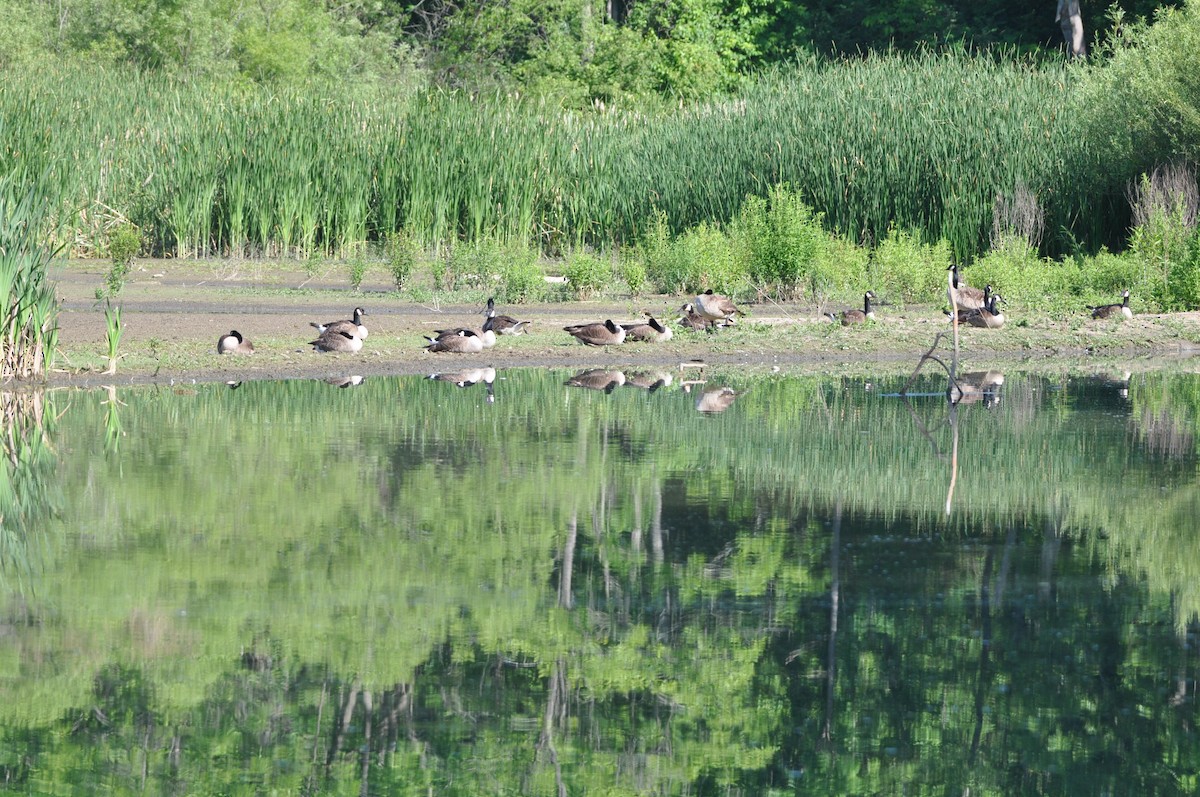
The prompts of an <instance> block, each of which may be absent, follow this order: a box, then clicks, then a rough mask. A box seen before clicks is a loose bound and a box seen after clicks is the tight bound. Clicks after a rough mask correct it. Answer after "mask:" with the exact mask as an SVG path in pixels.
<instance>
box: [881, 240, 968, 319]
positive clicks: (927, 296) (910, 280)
mask: <svg viewBox="0 0 1200 797" xmlns="http://www.w3.org/2000/svg"><path fill="white" fill-rule="evenodd" d="M950 258H951V254H950V245H949V244H948V243H947V242H946V241H944V240H943V241H938V242H937V243H936V244H933V245H930V244H925V243H922V242H921V241H920V240H919V239H918V237H917V236H916V235H915V234H913V233H911V232H909V231H907V230H901V229H898V228H896V227H894V226H893V227H890V228H889V229H888V234H887V237H886V238H884V239H883V240H882V241H881V242H880V243H879V245H878V246H877V247H875V251H874V252H873V254H872V258H871V265H870V266H869V268H868V272H867V281H868V282H869V283H870V288H871V290H873V291H875V292H876V293H878V294H879V295H881V296H883V295H885V294H886V295H887V296H888V297H889V298H892V297H898V298H899V300H900V301H901V302H905V303H908V302H930V301H938V297H939V296H941V295H942V294H944V293H945V290H946V268H947V267H948V266H949V265H950ZM971 281H972V283H974V282H977V281H978V280H977V279H975V278H972V280H971ZM893 300H894V299H893Z"/></svg>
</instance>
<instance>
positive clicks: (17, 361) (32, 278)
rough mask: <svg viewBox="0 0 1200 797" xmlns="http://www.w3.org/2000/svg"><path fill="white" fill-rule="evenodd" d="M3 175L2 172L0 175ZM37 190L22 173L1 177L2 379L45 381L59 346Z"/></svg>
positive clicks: (0, 352) (56, 308) (0, 361)
mask: <svg viewBox="0 0 1200 797" xmlns="http://www.w3.org/2000/svg"><path fill="white" fill-rule="evenodd" d="M0 174H3V172H0ZM43 211H44V206H43V203H42V202H41V196H40V192H39V190H38V188H36V187H33V188H30V187H28V185H27V183H26V182H25V181H23V180H22V179H20V172H16V171H14V172H11V173H10V175H9V176H8V177H3V176H0V379H2V380H3V381H5V382H7V381H9V380H11V379H31V378H37V377H41V376H44V375H45V373H46V372H47V371H48V370H49V369H50V367H51V365H52V364H53V361H54V348H55V346H56V345H57V341H58V301H57V299H56V298H55V296H54V288H53V286H51V285H50V283H49V282H47V280H46V266H47V264H48V263H49V262H50V258H51V257H52V255H53V252H52V251H51V250H50V248H49V247H48V246H47V245H46V243H45V240H44V238H43V234H44V233H43V229H42V223H43V222H42V219H43Z"/></svg>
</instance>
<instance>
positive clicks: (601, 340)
mask: <svg viewBox="0 0 1200 797" xmlns="http://www.w3.org/2000/svg"><path fill="white" fill-rule="evenodd" d="M563 329H564V330H566V331H567V332H570V333H571V335H572V336H573V337H574V338H575V339H576V340H578V341H579V342H580V343H586V344H587V345H589V346H615V345H617V344H618V343H624V342H625V328H624V327H619V326H617V325H616V324H614V323H613V321H612V319H611V318H610V319H608V320H607V321H605V322H604V323H603V324H601V323H595V324H572V325H571V326H567V327H563Z"/></svg>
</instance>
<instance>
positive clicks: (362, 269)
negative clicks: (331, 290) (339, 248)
mask: <svg viewBox="0 0 1200 797" xmlns="http://www.w3.org/2000/svg"><path fill="white" fill-rule="evenodd" d="M346 266H347V269H348V271H349V274H348V276H349V278H350V287H351V288H353V289H354V290H356V291H357V290H359V289H360V288H362V283H363V279H364V278H365V277H366V276H367V259H366V257H364V256H363V254H362V253H361V252H358V253H355V254H353V255H351V256H350V257H349V258H347V260H346Z"/></svg>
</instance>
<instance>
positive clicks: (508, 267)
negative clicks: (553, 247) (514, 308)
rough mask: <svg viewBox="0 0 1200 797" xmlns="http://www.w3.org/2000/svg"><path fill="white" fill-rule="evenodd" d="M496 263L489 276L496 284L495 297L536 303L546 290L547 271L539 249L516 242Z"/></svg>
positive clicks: (502, 253) (508, 300)
mask: <svg viewBox="0 0 1200 797" xmlns="http://www.w3.org/2000/svg"><path fill="white" fill-rule="evenodd" d="M500 254H501V256H500V259H499V260H498V261H494V262H493V264H492V265H493V268H494V269H495V270H494V271H493V272H492V273H491V274H490V275H489V276H490V277H491V279H492V280H493V281H494V282H495V283H496V291H495V296H496V298H497V299H499V300H500V301H502V302H517V303H520V302H532V301H537V300H539V299H541V298H542V296H543V295H544V293H545V286H546V280H545V273H544V271H543V269H542V266H541V264H540V263H538V254H537V251H536V250H534V249H533V248H531V247H528V246H525V245H523V244H512V245H510V246H508V247H507V248H506V249H504V250H502V252H501V253H500Z"/></svg>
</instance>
